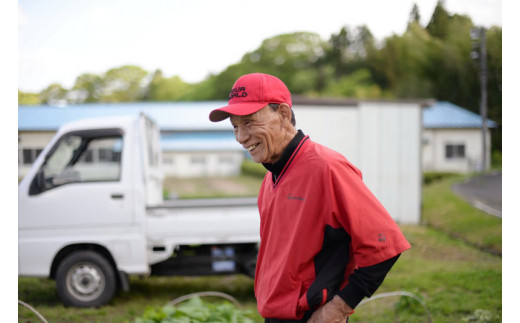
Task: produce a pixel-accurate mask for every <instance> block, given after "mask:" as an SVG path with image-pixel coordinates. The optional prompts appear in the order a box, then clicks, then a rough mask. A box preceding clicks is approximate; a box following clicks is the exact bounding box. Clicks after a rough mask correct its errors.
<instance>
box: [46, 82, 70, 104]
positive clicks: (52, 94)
mask: <svg viewBox="0 0 520 323" xmlns="http://www.w3.org/2000/svg"><path fill="white" fill-rule="evenodd" d="M67 92H68V91H67V90H66V89H64V88H63V87H62V86H61V84H59V83H53V84H51V85H49V86H48V87H47V88H46V89H45V90H43V91H42V92H40V100H41V102H42V103H43V104H49V105H60V104H63V103H66V102H67V101H66V99H67Z"/></svg>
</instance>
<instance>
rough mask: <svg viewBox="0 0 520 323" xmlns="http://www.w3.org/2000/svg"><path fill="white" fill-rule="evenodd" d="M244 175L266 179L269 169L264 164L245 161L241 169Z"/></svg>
mask: <svg viewBox="0 0 520 323" xmlns="http://www.w3.org/2000/svg"><path fill="white" fill-rule="evenodd" d="M240 171H241V173H242V175H248V176H253V177H257V178H262V179H263V178H264V176H265V173H267V169H265V167H264V166H263V165H262V164H259V163H255V162H253V161H252V160H248V159H245V160H244V162H242V165H241V167H240Z"/></svg>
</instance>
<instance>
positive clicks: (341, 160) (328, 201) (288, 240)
mask: <svg viewBox="0 0 520 323" xmlns="http://www.w3.org/2000/svg"><path fill="white" fill-rule="evenodd" d="M209 118H210V120H211V121H213V122H218V121H222V120H225V119H227V118H230V120H231V124H232V125H233V129H234V132H235V137H236V140H237V141H238V142H239V143H240V144H241V145H242V146H243V147H244V149H246V150H247V151H249V154H250V155H251V158H252V159H253V161H255V162H257V163H262V164H263V165H264V167H265V168H267V170H268V172H267V174H266V176H265V178H264V181H263V183H262V186H261V188H260V192H259V195H258V209H259V212H260V238H261V243H260V249H259V252H258V260H257V266H256V273H255V296H256V299H257V306H258V311H259V312H260V314H261V315H262V316H263V317H264V318H265V321H266V322H268V323H272V322H311V323H316V322H345V321H348V317H349V315H351V314H352V313H353V312H354V308H355V307H356V306H357V305H358V304H359V302H361V300H362V299H363V298H364V297H370V296H371V295H372V294H373V293H374V292H375V291H376V289H377V288H378V287H379V286H380V285H381V283H382V282H383V280H384V278H385V277H386V275H387V273H388V272H389V271H390V269H391V268H392V266H393V264H394V263H395V262H396V261H397V259H398V258H399V255H400V254H401V253H402V252H403V251H405V250H407V249H409V248H410V244H409V243H408V242H407V241H406V239H405V238H404V236H403V234H402V233H401V231H400V230H399V227H398V226H397V224H396V223H395V222H394V221H393V219H392V218H391V217H390V215H389V214H388V213H387V211H386V210H385V209H384V207H383V206H382V205H381V203H379V201H378V200H377V199H376V198H375V197H374V195H373V194H372V193H371V192H370V190H369V189H368V188H367V187H366V186H365V184H364V183H363V180H362V176H361V172H360V171H359V170H358V169H357V168H356V167H355V166H354V165H352V164H351V163H350V162H349V161H348V160H347V159H346V158H345V157H344V156H342V155H340V154H339V153H337V152H335V151H333V150H331V149H329V148H327V147H325V146H322V145H320V144H318V143H315V142H313V141H312V140H311V139H310V137H309V136H306V135H305V134H304V133H303V132H302V131H301V130H297V129H296V121H295V114H294V111H293V110H292V101H291V94H290V92H289V90H288V89H287V87H286V86H285V84H284V83H283V82H282V81H281V80H280V79H278V78H276V77H274V76H272V75H268V74H262V73H253V74H247V75H244V76H242V77H240V78H239V79H238V80H237V81H236V82H235V84H234V86H233V88H232V90H231V92H230V95H229V101H228V105H227V106H225V107H222V108H219V109H215V110H213V111H211V113H210V116H209Z"/></svg>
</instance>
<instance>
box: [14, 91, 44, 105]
mask: <svg viewBox="0 0 520 323" xmlns="http://www.w3.org/2000/svg"><path fill="white" fill-rule="evenodd" d="M40 103H41V101H40V97H39V95H38V93H29V92H22V91H20V90H18V104H19V105H33V104H40Z"/></svg>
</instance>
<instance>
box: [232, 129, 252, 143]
mask: <svg viewBox="0 0 520 323" xmlns="http://www.w3.org/2000/svg"><path fill="white" fill-rule="evenodd" d="M248 137H249V134H248V132H247V131H246V130H245V129H243V128H242V127H238V128H237V130H236V132H235V138H236V140H237V141H238V142H239V143H240V144H241V145H243V144H244V143H245V142H246V141H247V139H248Z"/></svg>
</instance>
